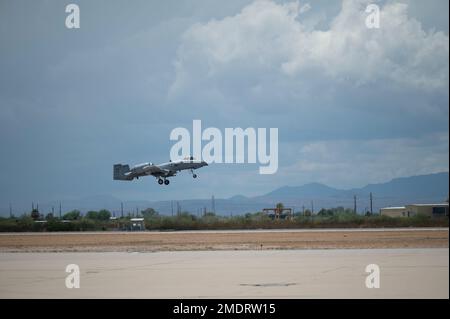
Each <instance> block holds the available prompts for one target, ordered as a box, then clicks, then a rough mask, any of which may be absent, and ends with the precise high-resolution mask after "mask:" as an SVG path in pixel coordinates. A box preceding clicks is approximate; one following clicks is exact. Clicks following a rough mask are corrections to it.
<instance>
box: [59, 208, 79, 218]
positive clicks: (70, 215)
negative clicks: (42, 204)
mask: <svg viewBox="0 0 450 319" xmlns="http://www.w3.org/2000/svg"><path fill="white" fill-rule="evenodd" d="M80 217H81V213H80V211H79V210H77V209H74V210H72V211H70V212H68V213H65V214H64V216H63V219H67V220H78V219H80Z"/></svg>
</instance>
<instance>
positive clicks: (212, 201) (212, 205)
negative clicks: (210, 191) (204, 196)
mask: <svg viewBox="0 0 450 319" xmlns="http://www.w3.org/2000/svg"><path fill="white" fill-rule="evenodd" d="M211 209H212V212H213V214H214V215H215V214H216V201H215V199H214V195H212V197H211Z"/></svg>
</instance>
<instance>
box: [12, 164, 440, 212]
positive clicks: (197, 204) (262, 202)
mask: <svg viewBox="0 0 450 319" xmlns="http://www.w3.org/2000/svg"><path fill="white" fill-rule="evenodd" d="M448 185H449V173H448V172H443V173H436V174H428V175H418V176H411V177H401V178H395V179H393V180H391V181H389V182H386V183H379V184H369V185H367V186H364V187H362V188H354V189H347V190H344V189H336V188H332V187H329V186H327V185H323V184H320V183H310V184H305V185H302V186H283V187H280V188H277V189H275V190H273V191H271V192H269V193H267V194H264V195H260V196H255V197H245V196H242V195H236V196H233V197H230V198H227V199H216V200H215V208H216V213H217V214H221V215H230V214H235V215H237V214H243V213H247V212H255V211H260V210H262V209H263V208H265V207H274V206H275V205H276V203H278V202H282V203H283V204H284V205H285V206H286V207H292V208H294V210H295V211H301V210H302V209H303V207H305V208H309V209H310V208H311V206H312V205H314V211H315V212H317V211H318V210H320V209H321V208H330V207H337V206H343V207H349V208H352V207H353V196H355V195H356V196H357V210H358V212H360V213H363V212H364V211H367V209H368V208H369V205H370V204H369V194H370V193H371V192H372V194H373V209H374V211H375V212H378V211H379V209H380V208H381V207H386V206H399V205H405V204H411V203H441V202H444V201H445V200H446V199H447V197H448V194H449V186H448ZM120 203H121V201H120V200H119V199H117V198H115V197H113V196H110V195H99V196H90V197H87V198H81V199H78V200H68V201H63V202H62V206H63V211H68V210H71V209H79V210H81V211H82V212H86V211H88V210H98V209H102V208H105V209H108V210H110V211H112V212H114V213H115V214H116V216H118V214H120ZM123 203H124V211H125V213H127V212H129V211H132V212H135V211H136V207H138V208H139V210H141V209H145V208H147V207H152V208H154V209H156V210H157V211H159V212H160V213H161V214H165V215H170V214H172V211H173V212H174V213H176V210H177V206H176V205H177V201H176V200H174V201H146V200H142V201H124V202H123ZM178 204H179V205H180V207H181V210H182V211H189V212H191V213H193V214H201V212H202V211H203V209H204V208H206V209H207V210H208V211H210V210H211V206H212V203H211V199H210V198H207V199H192V200H181V201H178ZM52 206H53V207H54V208H55V213H57V211H58V207H59V202H51V203H45V204H40V206H39V208H40V210H41V211H42V212H48V211H51V207H52ZM172 207H173V209H172ZM4 215H5V214H4Z"/></svg>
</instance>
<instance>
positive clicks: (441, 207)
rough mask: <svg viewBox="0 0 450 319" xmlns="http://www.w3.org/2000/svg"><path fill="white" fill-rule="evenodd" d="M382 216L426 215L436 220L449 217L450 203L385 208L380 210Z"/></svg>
mask: <svg viewBox="0 0 450 319" xmlns="http://www.w3.org/2000/svg"><path fill="white" fill-rule="evenodd" d="M380 215H383V216H389V217H412V216H416V215H425V216H429V217H434V218H439V217H448V203H442V204H411V205H406V206H400V207H385V208H381V209H380Z"/></svg>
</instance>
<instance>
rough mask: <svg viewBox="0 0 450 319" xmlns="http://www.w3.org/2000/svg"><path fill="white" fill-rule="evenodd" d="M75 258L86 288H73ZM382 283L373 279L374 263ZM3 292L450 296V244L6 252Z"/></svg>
mask: <svg viewBox="0 0 450 319" xmlns="http://www.w3.org/2000/svg"><path fill="white" fill-rule="evenodd" d="M68 264H77V265H78V266H79V267H80V288H78V289H77V288H72V289H68V288H66V284H65V282H66V276H68V275H69V274H68V273H66V272H65V269H66V266H67V265H68ZM369 264H377V265H378V266H379V268H380V288H372V289H369V288H367V287H366V277H367V276H368V275H369V273H366V272H365V270H366V266H367V265H369ZM0 298H446V299H447V298H449V249H448V248H426V249H344V250H340V249H330V250H320V249H318V250H259V251H258V250H247V251H176V252H154V253H150V252H149V253H138V252H136V253H133V252H131V253H130V252H128V253H127V252H111V253H102V252H90V253H6V252H2V253H0Z"/></svg>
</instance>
